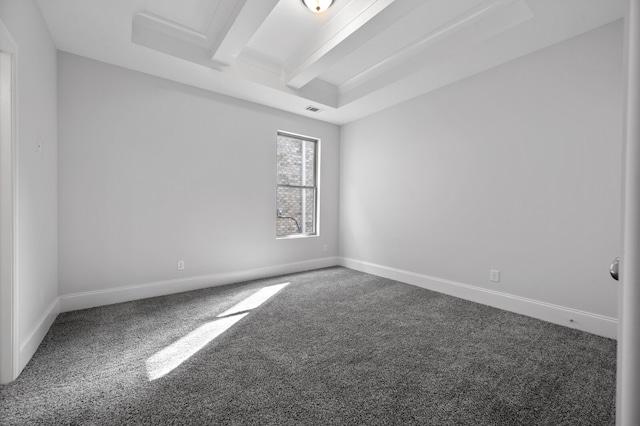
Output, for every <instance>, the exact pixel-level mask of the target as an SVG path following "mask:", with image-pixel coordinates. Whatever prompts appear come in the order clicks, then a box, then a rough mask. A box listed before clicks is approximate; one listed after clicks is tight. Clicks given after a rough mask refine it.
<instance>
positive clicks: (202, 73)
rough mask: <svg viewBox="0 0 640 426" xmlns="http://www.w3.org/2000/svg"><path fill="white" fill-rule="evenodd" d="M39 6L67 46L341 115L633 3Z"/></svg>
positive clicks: (458, 75) (341, 0)
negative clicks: (320, 9) (318, 9)
mask: <svg viewBox="0 0 640 426" xmlns="http://www.w3.org/2000/svg"><path fill="white" fill-rule="evenodd" d="M38 3H39V5H40V9H41V10H42V14H43V16H44V18H45V20H46V22H47V25H48V26H49V29H50V32H51V35H52V37H53V39H54V41H55V43H56V46H57V47H58V49H60V50H63V51H67V52H71V53H74V54H77V55H82V56H86V57H88V58H92V59H96V60H99V61H103V62H107V63H111V64H114V65H118V66H121V67H125V68H129V69H133V70H136V71H141V72H144V73H147V74H151V75H155V76H158V77H162V78H166V79H169V80H174V81H177V82H180V83H184V84H188V85H191V86H195V87H199V88H202V89H206V90H210V91H214V92H218V93H222V94H225V95H229V96H233V97H236V98H240V99H245V100H248V101H252V102H256V103H259V104H263V105H267V106H270V107H274V108H278V109H281V110H285V111H290V112H293V113H296V114H301V115H306V116H309V117H313V118H316V119H319V120H323V121H327V122H331V123H336V124H344V123H348V122H350V121H353V120H355V119H358V118H361V117H364V116H366V115H369V114H371V113H374V112H376V111H379V110H382V109H384V108H387V107H389V106H392V105H394V104H396V103H399V102H402V101H405V100H407V99H410V98H412V97H415V96H418V95H420V94H423V93H427V92H429V91H431V90H435V89H437V88H439V87H442V86H444V85H447V84H450V83H452V82H454V81H457V80H460V79H462V78H465V77H468V76H470V75H473V74H475V73H478V72H481V71H484V70H486V69H489V68H491V67H494V66H496V65H499V64H501V63H504V62H507V61H510V60H512V59H515V58H517V57H519V56H522V55H525V54H527V53H530V52H533V51H535V50H538V49H541V48H544V47H546V46H549V45H552V44H554V43H558V42H560V41H562V40H565V39H567V38H570V37H573V36H575V35H578V34H580V33H583V32H585V31H588V30H590V29H593V28H595V27H598V26H600V25H604V24H606V23H609V22H611V21H614V20H616V19H620V18H621V17H622V16H623V11H624V0H334V4H333V6H332V7H331V8H330V9H329V10H328V11H326V12H325V13H323V14H314V13H311V12H310V11H309V10H308V9H306V8H305V6H304V5H303V3H302V1H301V0H38ZM308 106H313V107H316V108H319V109H320V112H315V113H314V112H310V111H307V110H306V108H307V107H308Z"/></svg>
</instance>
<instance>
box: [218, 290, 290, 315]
mask: <svg viewBox="0 0 640 426" xmlns="http://www.w3.org/2000/svg"><path fill="white" fill-rule="evenodd" d="M288 284H289V283H284V284H277V285H271V286H269V287H264V288H262V289H260V290H258V291H257V292H255V293H254V294H252V295H251V296H249V297H247V298H246V299H244V300H242V301H240V302H238V303H237V304H235V305H234V306H232V307H231V308H229V309H227V310H226V311H224V312H223V313H221V314H220V315H218V318H222V317H228V316H230V315H234V314H239V313H240V312H247V311H250V310H252V309H255V308H257V307H258V306H260V305H262V304H263V303H264V302H265V301H266V300H267V299H269V298H270V297H271V296H273V295H274V294H276V293H277V292H279V291H280V290H282V289H283V288H284V287H286V286H287V285H288Z"/></svg>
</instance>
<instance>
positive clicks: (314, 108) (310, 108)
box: [305, 105, 322, 112]
mask: <svg viewBox="0 0 640 426" xmlns="http://www.w3.org/2000/svg"><path fill="white" fill-rule="evenodd" d="M305 109H306V110H307V111H311V112H320V111H322V110H321V109H320V108H318V107H314V106H313V105H309V106H308V107H306V108H305Z"/></svg>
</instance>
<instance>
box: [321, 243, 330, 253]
mask: <svg viewBox="0 0 640 426" xmlns="http://www.w3.org/2000/svg"><path fill="white" fill-rule="evenodd" d="M322 251H323V252H325V253H326V252H328V251H329V246H328V245H326V244H325V245H324V246H323V247H322Z"/></svg>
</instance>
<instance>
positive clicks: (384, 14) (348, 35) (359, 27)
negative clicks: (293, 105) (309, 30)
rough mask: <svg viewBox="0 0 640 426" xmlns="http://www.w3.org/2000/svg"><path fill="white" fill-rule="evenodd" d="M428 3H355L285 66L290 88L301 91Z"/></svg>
mask: <svg viewBox="0 0 640 426" xmlns="http://www.w3.org/2000/svg"><path fill="white" fill-rule="evenodd" d="M423 4H424V0H401V1H395V0H353V1H352V2H351V3H350V4H349V5H347V6H345V8H344V9H343V10H341V11H340V13H339V14H338V15H337V16H336V17H335V18H333V19H332V20H331V21H329V22H328V23H327V25H325V26H324V27H323V28H322V29H321V30H320V31H319V32H318V33H317V34H316V36H314V37H313V38H312V39H311V40H310V41H309V42H307V43H305V44H304V46H302V48H301V49H300V50H299V51H298V53H297V54H295V55H294V56H293V57H292V58H290V59H289V60H288V61H287V63H286V64H285V82H286V84H287V86H289V87H292V88H294V89H299V88H301V87H303V86H304V85H305V84H307V83H309V82H310V81H311V80H313V79H314V78H316V77H318V76H319V75H320V74H321V73H322V72H323V71H325V70H327V69H328V68H329V67H331V66H332V65H334V64H335V63H336V62H338V61H339V60H340V59H342V58H344V57H345V56H347V55H348V54H349V53H350V52H352V51H353V50H354V49H356V48H358V47H360V46H361V45H362V44H364V43H366V42H367V40H369V39H370V38H371V37H373V36H375V35H376V34H377V33H378V32H379V31H380V28H384V26H385V25H387V24H388V23H390V22H394V21H395V20H397V19H399V18H401V17H402V16H405V15H406V14H407V13H410V12H411V11H413V10H414V9H416V8H417V7H419V6H421V5H423Z"/></svg>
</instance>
